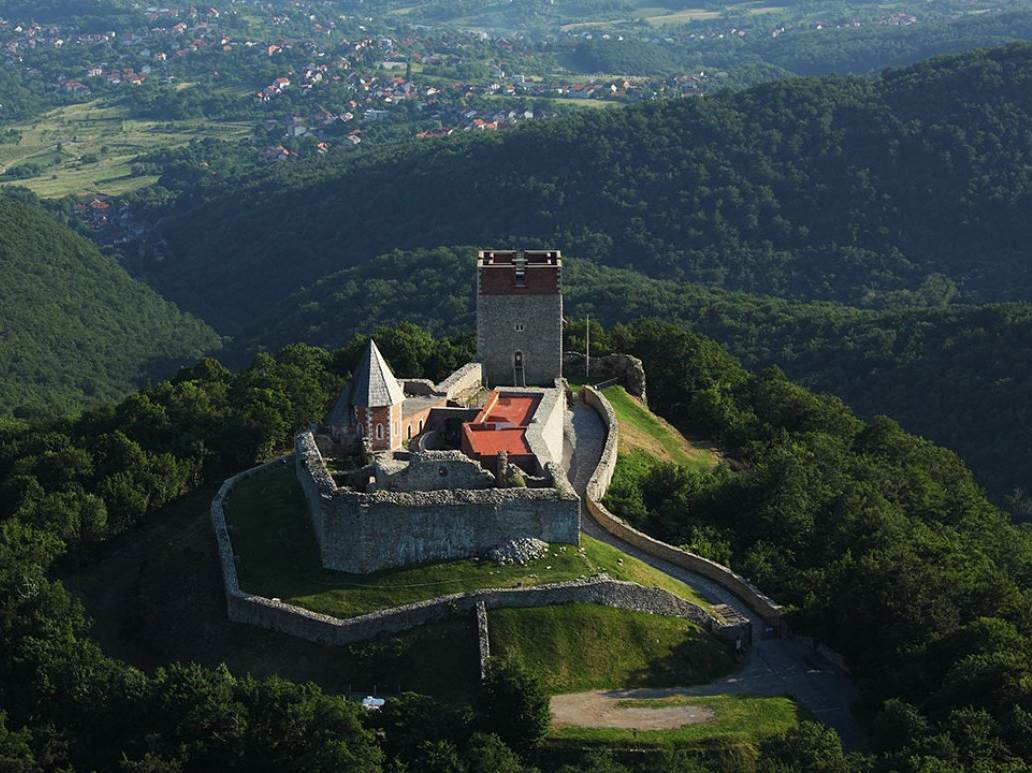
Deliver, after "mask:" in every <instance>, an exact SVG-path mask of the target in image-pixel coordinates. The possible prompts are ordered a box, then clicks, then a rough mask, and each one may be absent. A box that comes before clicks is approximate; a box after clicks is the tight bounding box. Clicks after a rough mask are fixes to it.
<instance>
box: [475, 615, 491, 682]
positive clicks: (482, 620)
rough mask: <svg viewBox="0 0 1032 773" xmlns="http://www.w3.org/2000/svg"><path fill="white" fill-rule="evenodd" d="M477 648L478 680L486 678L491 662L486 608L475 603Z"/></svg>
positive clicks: (489, 633)
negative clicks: (478, 658)
mask: <svg viewBox="0 0 1032 773" xmlns="http://www.w3.org/2000/svg"><path fill="white" fill-rule="evenodd" d="M477 648H478V649H479V650H480V678H481V679H484V678H485V677H486V676H487V664H488V662H489V661H490V660H491V632H490V631H489V630H488V627H487V607H486V606H485V605H484V602H483V601H478V602H477Z"/></svg>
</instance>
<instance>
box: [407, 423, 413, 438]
mask: <svg viewBox="0 0 1032 773" xmlns="http://www.w3.org/2000/svg"><path fill="white" fill-rule="evenodd" d="M408 439H409V440H411V439H412V425H411V424H409V425H408Z"/></svg>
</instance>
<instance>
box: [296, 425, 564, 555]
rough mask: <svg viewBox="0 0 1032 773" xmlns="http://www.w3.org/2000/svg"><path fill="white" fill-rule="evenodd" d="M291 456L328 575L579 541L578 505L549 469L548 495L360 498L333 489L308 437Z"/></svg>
mask: <svg viewBox="0 0 1032 773" xmlns="http://www.w3.org/2000/svg"><path fill="white" fill-rule="evenodd" d="M295 457H296V467H297V470H296V471H297V478H298V480H299V481H300V483H301V488H302V490H303V491H304V495H305V500H306V502H307V505H308V510H309V515H310V516H311V519H312V526H313V528H314V530H315V536H316V539H317V541H318V543H319V548H320V553H321V556H322V564H323V566H324V567H326V568H328V569H337V570H340V571H344V572H352V573H357V574H364V573H367V572H373V571H377V570H380V569H388V568H392V567H398V566H405V565H408V564H419V563H429V562H433V561H445V560H449V559H454V558H468V557H470V556H475V555H480V554H482V553H484V552H486V551H487V550H490V549H491V548H493V547H495V546H496V545H500V544H502V543H504V542H508V541H510V540H514V539H521V538H524V537H536V538H537V539H541V540H544V541H545V542H562V543H567V544H571V545H576V544H578V542H579V540H580V537H579V534H580V499H579V497H578V496H577V494H576V492H574V490H573V488H572V487H571V486H570V485H569V483H567V481H566V478H565V476H564V475H563V474H562V471H561V470H558V469H556V468H554V467H552V466H549V467H548V472H549V474H550V475H551V476H552V478H553V479H554V481H555V485H554V486H553V487H551V488H482V489H462V488H457V489H439V490H433V491H384V490H378V491H367V492H363V491H357V490H354V489H349V488H339V487H338V486H337V484H336V483H335V482H334V480H333V478H332V477H331V476H330V474H329V472H328V471H327V469H326V463H325V461H324V460H323V457H322V454H321V453H320V452H319V448H318V447H317V445H316V443H315V438H314V437H313V435H312V433H311V432H303V433H301V434H300V435H298V436H297V437H296V438H295ZM441 469H442V470H444V472H445V473H447V468H446V467H445V466H443V465H442V466H441Z"/></svg>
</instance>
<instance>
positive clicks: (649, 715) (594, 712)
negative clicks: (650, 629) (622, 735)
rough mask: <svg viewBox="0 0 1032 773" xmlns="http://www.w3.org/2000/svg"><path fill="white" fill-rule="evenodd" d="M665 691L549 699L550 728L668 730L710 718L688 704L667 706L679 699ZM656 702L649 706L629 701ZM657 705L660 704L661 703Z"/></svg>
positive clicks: (601, 692) (708, 713)
mask: <svg viewBox="0 0 1032 773" xmlns="http://www.w3.org/2000/svg"><path fill="white" fill-rule="evenodd" d="M681 694H682V693H680V692H679V691H678V690H677V689H669V690H592V691H590V692H578V693H568V694H566V695H554V696H552V701H551V709H552V724H553V725H554V726H556V727H559V726H562V725H572V726H575V727H616V728H622V729H625V730H672V729H674V728H677V727H684V726H685V725H695V724H698V723H700V722H706V721H708V720H710V719H712V718H713V710H712V709H710V708H707V707H706V706H698V705H692V704H690V703H668V702H667V701H666V700H664V699H670V698H676V697H678V696H679V695H681ZM651 700H655V701H657V703H656V704H654V705H652V706H649V705H647V704H644V705H641V706H634V705H628V704H629V703H630V702H632V701H651ZM659 701H662V702H661V703H660V702H659Z"/></svg>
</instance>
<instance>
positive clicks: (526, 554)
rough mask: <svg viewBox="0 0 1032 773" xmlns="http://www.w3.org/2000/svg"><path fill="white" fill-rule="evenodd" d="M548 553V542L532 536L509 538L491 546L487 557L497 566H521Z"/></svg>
mask: <svg viewBox="0 0 1032 773" xmlns="http://www.w3.org/2000/svg"><path fill="white" fill-rule="evenodd" d="M546 553H548V543H547V542H543V541H542V540H539V539H534V538H533V537H526V538H524V539H515V540H510V541H509V542H506V543H504V544H502V545H498V546H497V547H494V548H492V549H491V550H489V551H488V552H487V559H488V560H489V561H494V562H495V563H496V564H498V565H499V566H507V565H510V564H519V565H520V566H523V565H524V564H526V563H527V562H529V561H534V560H536V559H538V558H541V557H542V556H544V555H545V554H546Z"/></svg>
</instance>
